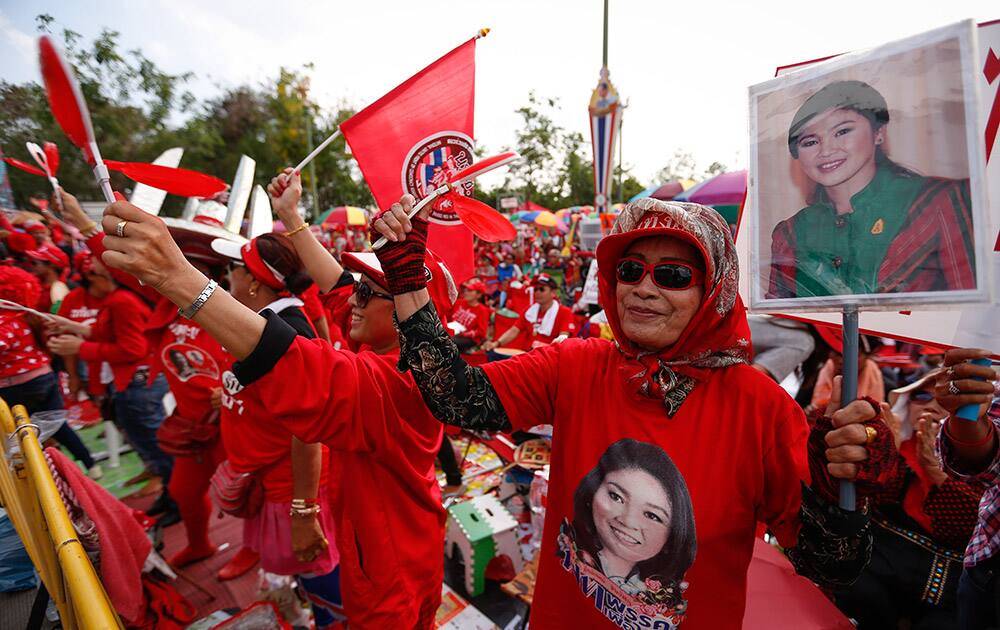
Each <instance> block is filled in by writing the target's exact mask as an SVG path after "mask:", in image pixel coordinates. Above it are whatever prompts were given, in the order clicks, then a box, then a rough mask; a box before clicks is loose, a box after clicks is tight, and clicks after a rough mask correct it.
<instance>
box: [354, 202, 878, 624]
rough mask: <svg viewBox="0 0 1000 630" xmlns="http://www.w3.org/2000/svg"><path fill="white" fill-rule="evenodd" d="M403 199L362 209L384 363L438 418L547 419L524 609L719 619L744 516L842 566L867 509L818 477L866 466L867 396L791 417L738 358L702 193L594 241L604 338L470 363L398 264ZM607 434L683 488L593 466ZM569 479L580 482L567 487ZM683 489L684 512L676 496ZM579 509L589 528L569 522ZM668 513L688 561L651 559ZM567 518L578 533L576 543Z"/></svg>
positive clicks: (547, 617)
mask: <svg viewBox="0 0 1000 630" xmlns="http://www.w3.org/2000/svg"><path fill="white" fill-rule="evenodd" d="M413 203H414V201H413V198H412V197H409V196H404V197H403V198H402V199H401V201H400V203H399V204H395V205H394V206H393V208H392V209H391V210H390V211H389V212H387V213H384V214H383V215H382V216H381V217H380V218H379V219H378V220H376V221H375V222H374V223H373V228H374V229H375V230H376V231H377V232H379V233H381V234H383V235H386V236H387V238H388V240H389V243H388V245H387V246H386V247H385V248H383V249H380V250H379V251H378V255H379V257H380V258H381V259H382V261H383V266H384V267H385V268H386V270H387V272H386V279H387V282H388V284H389V289H390V291H391V292H392V293H393V295H394V296H395V302H396V316H397V318H398V320H399V329H400V339H401V346H402V350H401V355H400V365H401V366H405V367H407V368H408V369H409V370H410V371H411V372H412V373H413V375H414V378H415V380H416V381H417V384H418V386H419V387H420V389H421V391H422V393H423V397H424V400H425V401H426V403H427V404H428V406H429V407H430V408H431V409H432V410H433V411H434V413H435V415H436V416H437V417H438V418H440V419H441V420H442V421H444V422H447V423H449V424H457V425H460V426H463V427H465V428H468V429H481V430H491V431H497V430H502V431H511V430H517V429H523V428H525V427H528V426H531V425H535V424H540V423H551V424H552V425H553V427H554V433H553V437H552V446H553V452H552V470H551V474H550V478H549V488H548V499H547V506H546V519H545V530H544V534H543V539H542V549H541V555H540V562H539V568H538V579H537V582H536V585H535V592H534V598H533V600H534V603H533V606H532V611H531V620H530V621H531V627H532V628H535V629H536V630H538V629H543V630H544V629H548V628H569V627H573V628H605V627H607V628H610V627H619V626H621V627H637V626H641V627H662V628H673V627H676V626H677V625H678V624H680V623H681V621H684V627H685V628H712V629H713V630H714V629H718V628H739V627H740V626H741V624H742V619H743V611H744V606H745V598H746V571H747V566H748V565H749V562H750V557H751V553H752V549H753V545H754V537H755V536H754V533H755V529H756V525H757V523H758V522H764V523H766V524H767V525H768V526H769V527H770V529H771V530H772V532H773V533H774V534H775V536H776V537H777V538H778V540H779V541H780V543H781V544H782V546H783V547H785V548H786V549H787V550H788V553H789V555H790V557H791V559H792V561H793V563H794V564H795V566H796V567H797V569H798V570H799V571H800V572H801V573H804V574H806V575H807V576H809V577H810V578H812V579H814V580H817V581H820V582H822V583H824V584H828V585H834V584H844V583H849V582H850V581H852V580H853V579H854V578H855V577H856V576H857V574H858V572H859V571H860V570H861V567H862V566H864V564H865V562H866V561H867V556H868V552H869V550H870V541H871V539H870V532H869V523H868V517H867V515H866V514H865V513H864V512H847V511H843V510H840V509H839V508H837V507H836V505H835V503H834V502H835V492H836V491H835V490H833V491H832V492H831V489H832V488H833V487H834V486H833V484H832V483H831V481H832V479H831V477H832V478H840V479H857V480H858V481H860V482H872V481H877V477H878V473H879V472H880V468H879V462H880V461H881V460H882V457H881V455H882V453H884V452H885V451H886V449H891V448H892V442H891V440H892V438H891V435H890V432H889V430H888V428H887V427H886V426H885V425H884V423H882V422H881V421H880V420H878V417H877V414H878V407H877V406H874V407H873V405H872V404H871V403H870V402H868V401H857V402H854V403H852V404H850V405H848V406H847V407H845V408H844V409H840V410H836V411H835V408H833V407H831V409H830V410H828V412H829V413H831V415H832V418H824V419H823V420H822V421H821V422H820V423H819V424H818V428H817V429H816V430H814V432H813V434H812V435H811V436H810V435H809V434H808V428H807V425H806V421H805V417H804V416H803V414H802V411H801V410H800V409H799V408H798V407H797V406H796V405H795V403H794V402H793V401H792V400H791V399H790V398H789V397H788V395H787V394H786V393H785V392H784V391H783V390H782V389H781V388H780V387H779V386H778V385H777V384H776V383H774V382H773V381H772V380H771V379H769V378H767V377H766V376H764V375H763V374H761V373H760V372H758V371H757V370H755V369H753V368H752V367H750V366H749V365H748V361H749V358H750V339H749V328H748V326H747V322H746V316H745V311H744V308H743V306H742V304H741V303H740V301H739V296H738V292H737V288H738V286H737V285H738V275H737V274H738V268H737V258H736V250H735V248H734V245H733V241H732V235H731V232H730V230H729V226H728V225H726V223H725V222H724V221H723V220H722V219H721V218H720V217H719V215H718V214H717V213H716V212H715V211H713V210H712V209H711V208H706V207H704V206H699V205H697V204H680V203H665V202H661V201H657V200H654V199H643V200H640V201H638V202H635V203H631V204H628V205H627V206H626V207H625V208H624V209H623V210H622V212H621V214H620V215H619V217H618V220H617V221H616V223H615V227H614V229H613V231H612V234H611V235H610V236H608V237H606V238H605V239H604V240H603V241H602V242H601V243H600V245H599V247H598V251H597V258H598V263H599V269H600V293H601V298H602V303H603V304H604V306H605V308H606V310H607V315H608V321H609V324H610V325H611V327H612V329H613V330H614V332H615V339H616V340H617V343H609V342H607V341H603V340H600V339H587V340H577V339H570V340H567V341H565V342H563V343H561V344H554V345H550V346H547V347H544V348H539V349H537V350H535V351H533V352H529V353H527V354H523V355H519V356H517V357H513V358H511V359H509V360H507V361H500V362H496V363H489V364H486V365H484V366H482V367H471V366H469V365H467V364H465V362H464V361H462V359H461V357H460V355H459V354H458V352H457V350H456V348H455V345H454V343H453V342H452V341H451V339H450V337H448V336H447V334H446V333H445V332H444V330H443V329H442V328H441V326H440V324H439V323H438V322H437V321H436V319H435V318H434V317H433V311H432V310H431V309H429V307H428V306H427V297H426V294H425V292H424V291H423V289H422V287H423V279H422V278H421V277H420V276H419V274H417V273H414V270H415V269H419V264H420V262H421V261H422V260H423V257H424V251H425V245H424V242H425V238H426V232H427V223H426V221H425V220H423V217H422V216H418V218H416V219H415V220H412V221H411V220H409V219H408V218H407V212H408V211H409V210H410V209H411V207H412V204H413ZM833 427H837V428H836V429H834V428H833ZM807 438H808V439H809V448H808V450H807ZM623 439H629V440H634V441H636V442H638V443H639V444H640V445H641V444H648V445H651V446H652V447H656V448H659V449H662V450H663V452H664V453H665V455H666V457H668V458H669V460H670V461H672V463H673V465H674V466H676V468H677V470H678V471H679V473H680V480H681V482H682V483H683V485H684V486H686V490H687V492H686V493H685V492H680V491H679V490H678V489H676V488H675V489H674V490H673V491H667V486H668V485H671V484H663V483H662V482H661V483H660V484H657V485H652V484H651V483H650V482H649V481H648V480H649V479H650V478H651V475H652V473H650V472H648V471H646V470H645V469H644V468H643V462H638V461H631V460H629V458H628V457H625V459H624V461H623V463H621V464H620V465H616V466H614V467H612V468H607V469H605V471H604V472H605V473H606V474H603V475H598V477H599V478H593V475H592V471H594V470H596V469H598V468H601V466H597V465H596V464H597V462H598V461H599V460H600V461H602V462H603V456H602V455H603V454H605V453H606V452H608V451H610V450H611V449H610V446H611V445H614V444H618V443H619V442H620V441H621V440H623ZM640 450H641V449H640ZM637 452H638V451H637ZM626 455H627V453H626ZM645 463H646V464H648V462H645ZM810 469H811V472H812V477H813V478H815V480H816V483H815V484H814V486H815V487H816V488H817V490H819V492H816V491H814V490H812V489H811V488H810V487H809V484H810V476H811V475H810ZM612 470H614V474H612V473H611V471H612ZM652 476H655V475H652ZM585 478H586V479H594V483H593V484H592V485H591V486H588V489H587V490H586V491H585V492H584V491H583V490H582V487H583V481H584V480H585ZM869 487H870V484H868V483H861V484H859V491H860V492H861V493H862V494H864V492H865V491H866V490H867V489H868V488H869ZM591 490H592V492H591ZM820 494H822V495H823V496H822V497H821V496H819V495H820ZM671 496H673V497H675V498H673V499H672V498H671ZM684 496H690V502H691V508H692V510H691V512H686V511H683V510H681V507H682V506H681V505H680V504H677V503H676V502H677V501H679V500H681V498H683V497H684ZM678 497H680V498H678ZM583 512H586V513H587V514H590V515H592V520H593V529H594V532H596V534H594V532H590V533H588V532H584V531H577V526H576V525H574V523H577V524H579V523H580V522H581V521H580V519H579V518H578V517H580V516H581V514H582V513H583ZM686 514H690V515H692V517H693V527H688V526H687V525H686V523H685V519H686V518H687V517H686V516H685V515H686ZM590 520H591V518H590V517H588V518H587V519H584V521H586V522H588V523H589V522H590ZM678 528H681V529H682V530H684V531H690V532H696V534H695V536H694V539H695V541H696V543H695V544H692V545H689V548H687V549H685V550H684V553H685V554H688V555H689V557H690V558H693V564H691V565H690V568H689V569H687V570H686V571H680V572H658V571H657V570H656V568H655V564H656V563H655V562H653V560H652V559H655V558H656V557H658V556H660V555H662V554H663V552H664V549H667V548H668V547H669V546H670V544H671V543H670V541H671V537H670V536H671V532H677V531H681V530H679V529H678ZM585 534H586V537H587V538H588V540H592V541H596V542H594V544H593V545H592V546H591V547H589V549H590V551H589V552H587V553H586V554H582V553H581V551H582V550H583V548H582V547H581V544H583V538H582V537H584V536H585ZM647 560H649V562H647ZM651 562H652V564H650V563H651ZM657 562H658V561H657ZM664 562H665V565H664V566H666V565H671V566H674V565H680V566H681V567H682V568H686V565H687V564H688V562H680V561H679V559H678V558H671V559H669V560H666V561H664Z"/></svg>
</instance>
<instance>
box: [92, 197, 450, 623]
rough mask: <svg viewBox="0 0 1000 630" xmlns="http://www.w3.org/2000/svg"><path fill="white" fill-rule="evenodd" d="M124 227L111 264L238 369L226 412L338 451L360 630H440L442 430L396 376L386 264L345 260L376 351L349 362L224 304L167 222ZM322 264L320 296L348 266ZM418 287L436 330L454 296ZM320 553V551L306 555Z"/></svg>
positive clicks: (426, 276)
mask: <svg viewBox="0 0 1000 630" xmlns="http://www.w3.org/2000/svg"><path fill="white" fill-rule="evenodd" d="M281 179H282V180H283V179H284V178H281ZM292 182H293V185H291V186H287V187H286V186H285V185H284V184H282V186H281V187H280V189H279V190H274V189H272V196H274V195H275V194H277V195H278V196H279V197H278V198H277V199H273V202H274V204H275V206H276V207H277V206H278V205H279V204H281V203H283V201H282V200H286V201H289V203H291V200H292V198H295V199H297V196H298V195H299V194H301V184H300V183H299V180H298V177H293V178H292ZM279 216H281V215H280V213H279ZM121 221H126V222H127V223H126V225H125V228H124V230H123V232H124V235H123V237H121V238H119V237H110V236H109V237H108V238H107V245H108V248H109V251H108V252H107V253H106V254H105V257H106V258H107V260H108V262H109V264H112V265H115V266H117V267H118V268H121V269H123V270H126V271H129V272H130V273H134V274H135V275H136V276H137V277H138V278H140V279H141V280H143V281H144V282H145V283H146V284H147V285H148V286H152V287H155V288H156V289H157V290H158V291H160V292H161V293H162V294H163V295H165V296H167V297H168V298H169V299H170V300H171V301H173V302H174V303H175V304H178V305H181V308H182V309H183V312H184V313H185V314H187V315H189V316H193V317H194V318H195V320H196V321H197V322H198V323H199V324H200V325H201V326H202V327H203V328H204V329H205V330H207V331H208V332H209V333H210V334H212V336H214V337H215V338H216V339H217V340H218V341H219V342H220V343H221V344H222V345H223V346H224V347H225V348H226V349H227V350H229V351H230V352H231V353H232V354H233V356H234V357H236V359H237V362H236V363H234V364H233V367H232V370H231V372H227V373H226V374H225V375H224V377H223V385H224V387H225V396H226V399H227V403H228V404H230V405H231V406H233V407H234V408H236V407H238V408H242V409H244V410H245V413H247V414H251V415H252V416H254V417H265V416H266V417H267V418H269V419H271V422H269V423H266V424H262V426H264V427H266V428H267V429H269V430H271V431H274V430H275V428H276V427H281V426H284V427H287V428H288V429H289V430H291V431H292V433H294V434H295V435H296V436H298V437H299V438H300V439H302V440H303V441H305V442H317V441H318V442H323V443H324V444H326V445H328V446H329V447H330V448H331V449H332V450H336V451H338V456H337V458H336V459H335V461H336V462H338V466H339V467H340V468H341V471H340V479H339V481H338V482H337V483H331V484H330V485H329V492H330V494H331V502H332V503H333V511H334V514H335V515H336V518H337V530H336V535H337V540H338V547H339V549H340V554H341V567H342V572H343V588H344V605H345V610H346V613H347V616H348V619H349V623H350V625H351V627H352V628H388V627H399V628H420V629H430V628H433V627H434V617H435V613H436V611H437V609H438V606H439V604H440V601H441V583H442V579H443V572H444V568H443V563H442V555H443V553H442V552H443V549H442V547H443V540H444V523H445V512H444V509H443V508H442V506H441V495H440V489H439V487H438V485H437V480H436V479H435V476H434V458H435V456H436V455H437V453H438V447H439V445H440V443H441V432H442V430H441V424H440V423H439V422H438V421H437V420H435V419H434V418H433V417H432V416H431V415H430V413H429V411H428V410H427V408H426V406H425V405H424V404H423V402H422V400H421V398H420V393H419V392H418V391H417V389H416V387H415V386H414V382H413V378H412V377H411V376H410V375H408V374H405V373H402V372H400V371H399V370H398V369H397V363H398V341H399V340H398V336H397V335H396V332H395V329H394V327H393V320H392V312H393V302H392V301H391V298H390V294H389V293H388V289H389V285H390V283H389V282H388V281H387V279H385V277H384V274H382V272H381V267H380V265H379V263H378V260H377V259H376V258H375V257H374V256H372V255H370V254H369V255H364V254H359V255H354V256H348V257H346V258H347V260H348V261H349V262H348V264H349V266H350V267H351V268H352V270H355V271H357V272H359V273H360V274H361V279H360V280H359V281H358V282H356V283H355V284H354V290H355V293H354V295H353V296H352V297H351V298H350V302H351V308H352V317H351V333H350V334H351V336H352V338H354V339H355V340H356V341H359V342H361V343H362V344H363V345H364V346H365V347H367V348H370V349H367V350H363V351H362V352H359V353H357V354H354V353H350V352H342V351H338V350H334V349H333V348H332V347H331V346H330V345H329V344H326V343H324V342H321V341H317V340H307V339H304V338H302V337H297V336H296V335H295V329H294V328H292V327H291V326H289V325H288V324H286V323H285V322H284V321H282V319H281V318H279V317H277V316H275V315H274V314H273V313H271V312H270V311H268V310H266V309H265V310H264V311H263V313H261V314H257V313H254V312H253V311H252V310H250V309H248V308H246V307H245V306H243V305H241V304H240V303H239V302H237V301H236V300H235V299H233V298H232V297H231V296H229V295H227V294H225V293H223V292H221V291H216V290H215V289H214V286H213V285H211V284H209V283H208V279H207V278H205V277H204V276H203V275H202V274H200V273H198V271H197V270H196V269H194V268H193V267H191V266H190V264H189V263H187V262H186V261H185V260H184V258H183V256H182V255H181V253H180V251H178V250H177V248H176V246H175V245H174V243H173V242H172V241H170V239H169V238H166V234H167V230H166V227H165V226H164V225H163V223H162V221H160V220H159V219H158V218H156V217H153V216H150V215H148V214H146V213H144V212H142V211H141V210H139V209H138V208H136V207H134V206H132V205H130V204H128V203H125V202H118V203H115V204H112V206H110V207H109V208H108V210H107V211H106V216H105V219H104V223H105V224H106V225H107V226H109V228H108V229H110V230H112V231H113V230H114V229H115V227H116V226H117V225H119V224H120V222H121ZM299 221H301V219H299ZM302 225H304V224H302ZM286 227H287V228H289V232H294V234H291V235H290V237H289V238H290V239H296V240H294V242H295V243H296V249H297V250H298V251H300V252H302V256H303V258H304V259H306V260H308V258H309V256H308V253H307V250H305V249H303V244H302V241H300V240H297V239H302V240H303V241H304V242H311V241H310V239H312V240H314V239H315V237H312V236H310V233H309V231H308V230H307V229H304V228H303V229H298V228H300V227H301V226H300V225H295V224H291V225H289V224H286ZM296 230H298V231H296ZM300 234H301V235H302V236H299V235H300ZM320 247H321V246H320ZM326 257H327V259H328V260H327V263H326V267H327V273H325V274H320V273H318V272H317V273H314V267H313V266H309V267H308V268H309V270H310V274H311V275H313V277H314V278H316V279H317V282H318V284H319V288H320V290H321V291H326V290H329V289H330V288H331V287H332V286H334V285H336V284H338V283H339V282H340V280H341V277H342V270H341V268H340V265H339V264H337V263H336V262H335V261H333V260H332V258H330V257H329V255H328V254H326ZM419 275H420V277H421V278H422V279H423V281H424V282H425V283H429V286H430V289H431V292H432V293H433V295H434V296H435V299H434V301H435V307H436V308H435V312H436V313H439V315H438V318H439V323H440V322H441V321H442V319H443V318H444V317H446V316H447V313H448V312H449V311H450V308H451V303H452V302H453V301H454V298H455V293H456V290H455V287H454V283H453V282H451V281H450V274H448V273H447V270H446V268H445V267H444V266H443V265H441V264H440V263H438V262H436V261H434V262H429V263H428V264H427V265H426V266H425V265H424V264H423V261H422V260H421V262H420V266H419ZM320 278H323V279H322V280H320ZM442 316H443V317H442ZM305 375H308V378H305V377H304V376H305ZM345 489H349V490H347V492H345ZM321 549H322V545H315V546H314V547H313V548H311V549H301V550H300V551H299V553H301V554H302V555H306V554H313V553H316V552H317V551H319V550H321Z"/></svg>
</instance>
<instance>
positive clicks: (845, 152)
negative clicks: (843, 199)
mask: <svg viewBox="0 0 1000 630" xmlns="http://www.w3.org/2000/svg"><path fill="white" fill-rule="evenodd" d="M884 137H885V127H880V128H879V129H878V130H874V129H872V125H871V123H870V122H868V119H867V118H865V117H864V116H862V115H861V114H859V113H858V112H856V111H854V110H851V109H830V110H827V111H825V112H823V113H822V114H819V115H817V116H816V117H815V118H813V119H812V120H810V121H809V122H808V123H807V124H806V125H804V126H803V127H802V131H801V133H800V134H799V137H798V140H797V141H796V147H797V149H798V153H799V158H798V160H799V164H800V165H801V166H802V170H803V171H804V172H805V174H806V175H807V176H808V177H809V179H811V180H813V181H814V182H816V183H817V184H819V185H820V186H825V187H828V188H829V187H832V186H839V185H841V184H844V183H852V184H856V185H852V186H851V188H852V189H857V190H860V189H861V188H863V187H864V186H866V185H867V184H868V182H870V181H871V180H872V178H873V177H875V168H876V164H875V147H876V146H877V145H878V144H880V143H881V142H882V141H883V139H884Z"/></svg>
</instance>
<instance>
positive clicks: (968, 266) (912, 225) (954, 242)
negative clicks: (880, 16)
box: [767, 81, 976, 299]
mask: <svg viewBox="0 0 1000 630" xmlns="http://www.w3.org/2000/svg"><path fill="white" fill-rule="evenodd" d="M888 122H889V108H888V105H887V104H886V101H885V98H883V96H882V95H881V94H879V92H878V91H876V90H875V89H874V88H872V87H871V86H870V85H868V84H866V83H863V82H861V81H838V82H835V83H830V84H828V85H826V86H825V87H823V88H822V89H821V90H819V91H818V92H816V93H815V94H813V95H812V96H810V97H809V98H808V99H807V100H806V101H805V103H803V104H802V106H801V107H800V108H799V110H798V111H797V112H796V113H795V117H794V118H793V119H792V124H791V126H790V128H789V130H788V150H789V151H790V152H791V154H792V157H793V158H795V160H796V161H797V162H798V164H799V167H800V168H801V169H802V171H803V173H804V174H805V175H806V176H807V177H808V178H809V179H810V180H811V181H813V182H814V183H815V184H816V187H815V189H814V190H813V192H812V193H811V194H810V196H809V198H808V201H809V205H808V206H806V207H805V208H802V209H801V210H799V211H798V212H797V213H795V215H794V216H792V217H791V218H790V219H786V220H785V221H782V222H781V223H779V224H778V225H777V227H776V228H775V229H774V232H773V234H772V241H771V274H770V280H769V284H768V291H767V297H768V298H769V299H773V298H789V297H818V296H830V295H844V294H848V295H851V294H855V295H856V294H870V293H889V292H920V291H951V290H960V289H975V288H976V273H975V257H974V254H973V251H974V247H973V229H972V211H971V203H970V196H969V180H968V179H963V180H953V179H945V178H939V177H924V176H922V175H918V174H917V173H914V172H913V171H911V170H909V169H907V168H904V167H902V166H900V165H899V164H897V163H895V162H893V161H892V160H890V159H889V157H888V156H887V155H886V154H885V151H884V150H883V148H882V145H883V143H884V142H885V140H886V125H887V124H888Z"/></svg>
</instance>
